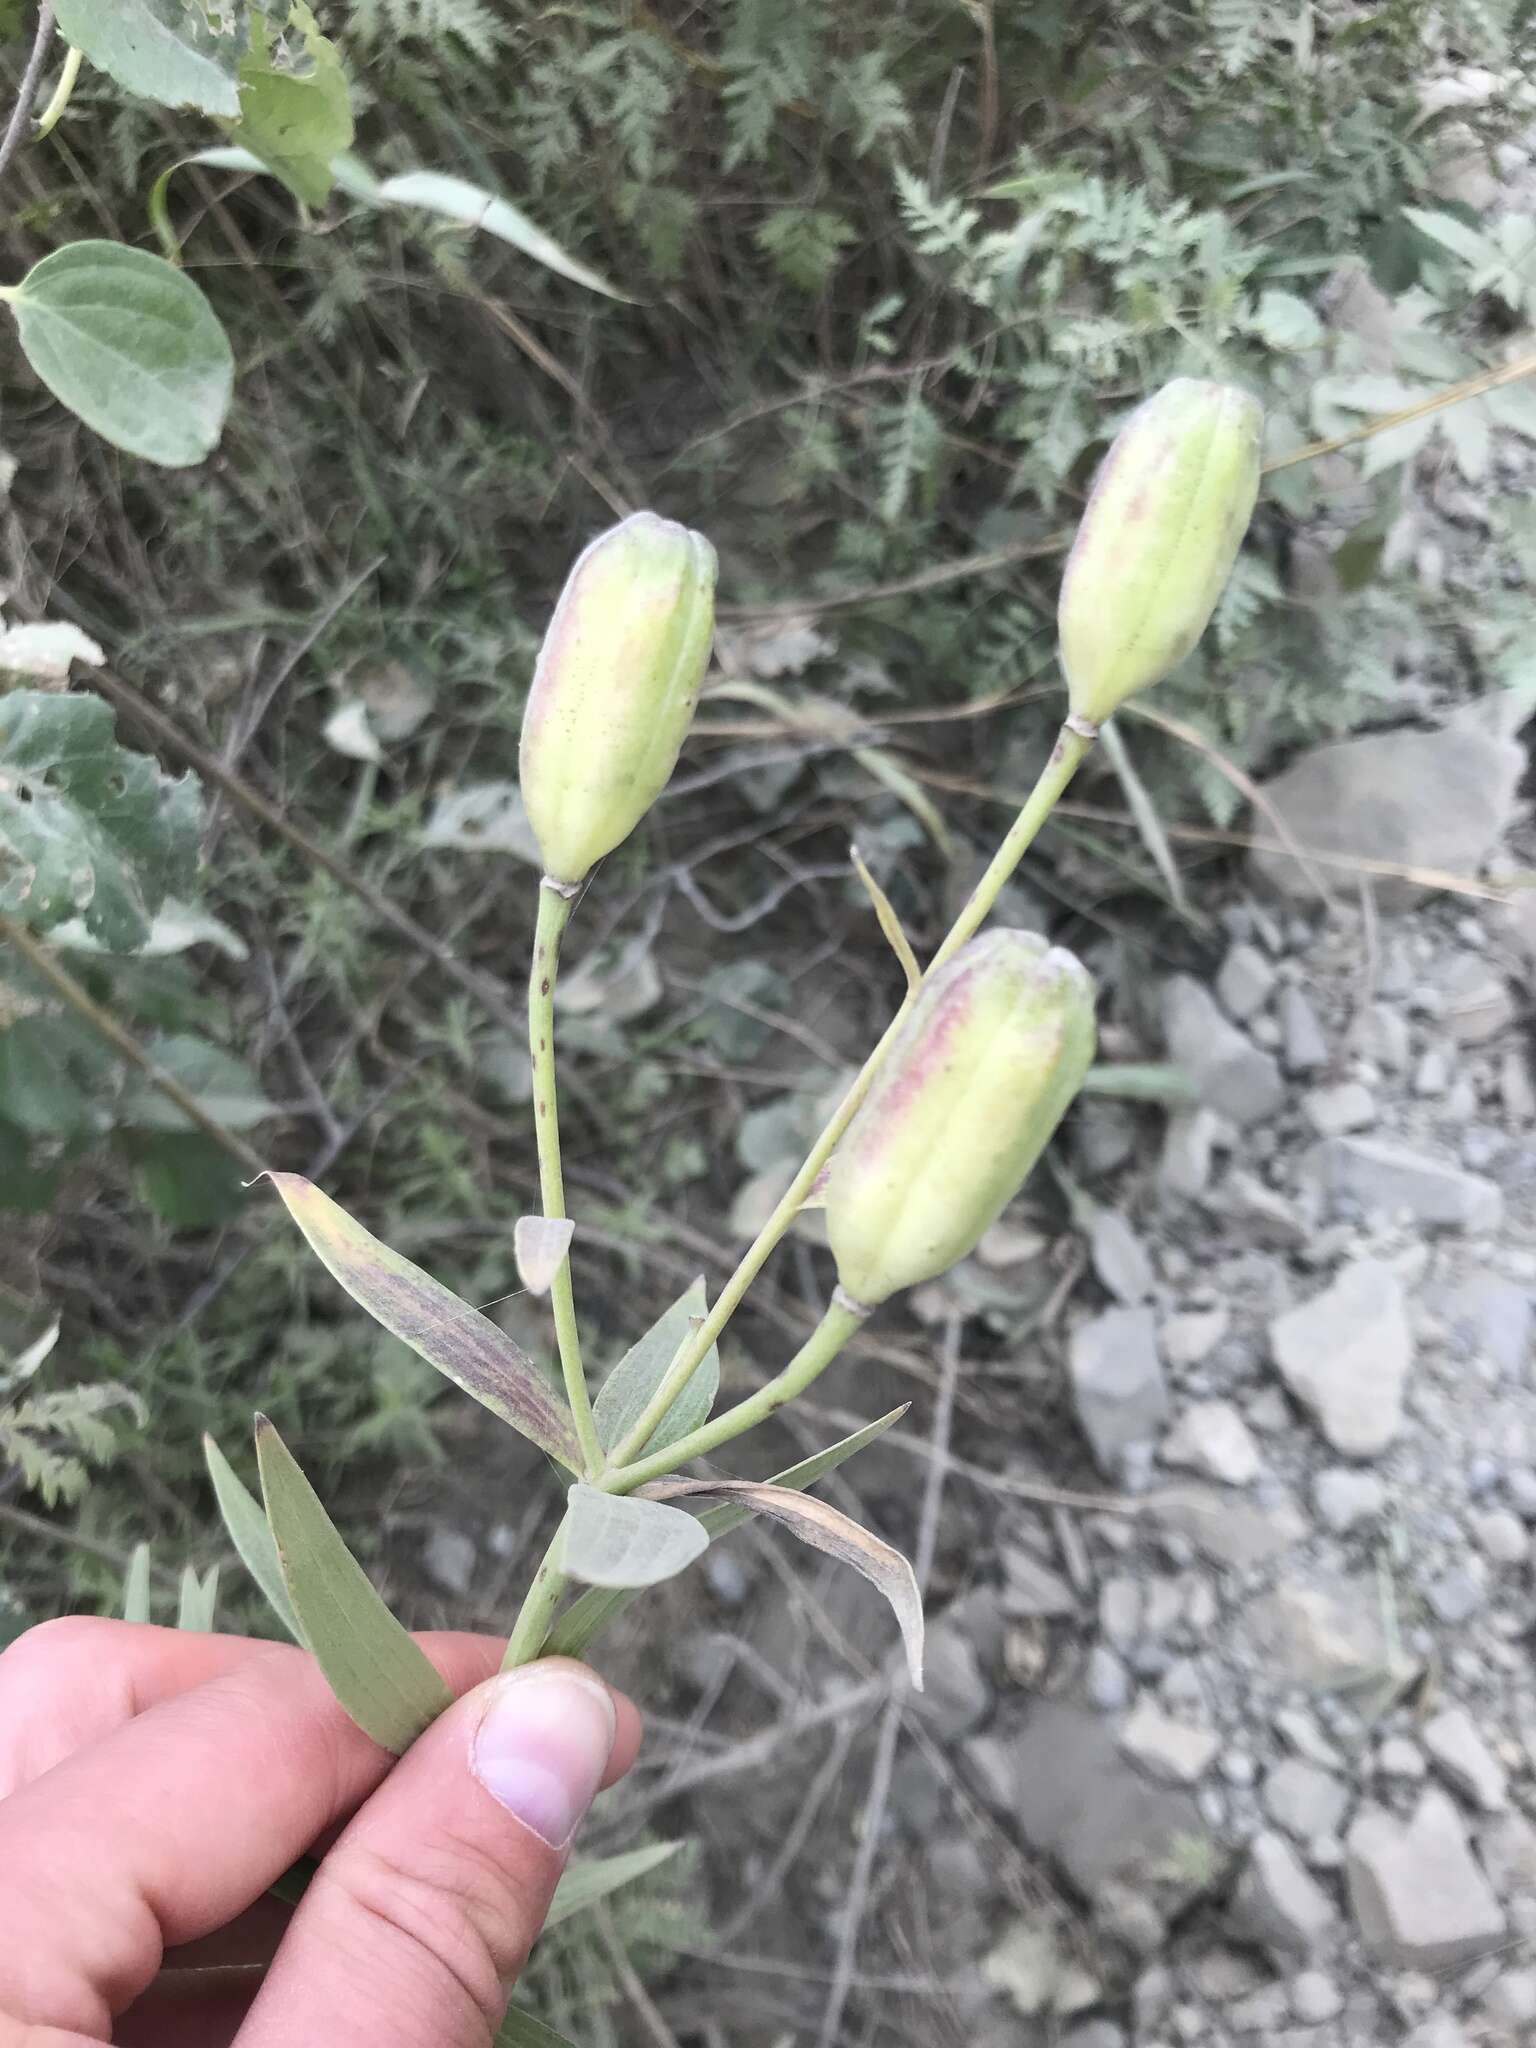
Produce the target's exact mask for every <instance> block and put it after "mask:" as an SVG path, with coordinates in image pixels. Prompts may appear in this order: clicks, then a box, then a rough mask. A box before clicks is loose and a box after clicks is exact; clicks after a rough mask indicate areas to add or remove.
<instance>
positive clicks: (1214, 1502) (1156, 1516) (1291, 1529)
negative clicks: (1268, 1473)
mask: <svg viewBox="0 0 1536 2048" xmlns="http://www.w3.org/2000/svg"><path fill="white" fill-rule="evenodd" d="M1144 1512H1145V1513H1146V1516H1147V1519H1148V1520H1149V1521H1151V1522H1152V1523H1153V1524H1154V1525H1155V1526H1156V1527H1157V1528H1159V1529H1161V1530H1163V1531H1165V1532H1166V1533H1167V1534H1169V1535H1175V1536H1181V1537H1183V1538H1184V1540H1185V1541H1186V1542H1187V1543H1189V1544H1190V1545H1191V1546H1192V1547H1193V1548H1194V1549H1195V1550H1197V1551H1198V1552H1199V1553H1200V1555H1201V1556H1202V1557H1203V1558H1204V1559H1205V1560H1206V1562H1207V1563H1208V1564H1214V1565H1220V1566H1221V1567H1222V1568H1223V1569H1224V1570H1228V1571H1238V1572H1246V1571H1252V1570H1253V1568H1254V1566H1255V1565H1261V1564H1268V1563H1269V1561H1270V1560H1271V1558H1276V1557H1279V1556H1280V1554H1281V1553H1282V1552H1283V1551H1286V1550H1289V1549H1290V1548H1291V1546H1292V1544H1295V1543H1299V1542H1300V1541H1301V1540H1302V1538H1303V1537H1304V1536H1306V1535H1308V1534H1309V1533H1310V1532H1309V1530H1308V1527H1307V1522H1306V1518H1305V1516H1303V1515H1302V1514H1300V1513H1299V1512H1298V1510H1297V1509H1296V1507H1295V1505H1294V1503H1293V1502H1291V1501H1288V1500H1282V1501H1278V1502H1276V1503H1275V1504H1274V1505H1273V1506H1272V1507H1259V1506H1257V1505H1256V1504H1255V1503H1253V1502H1251V1501H1240V1500H1232V1499H1231V1498H1230V1497H1229V1496H1228V1495H1226V1494H1223V1493H1219V1492H1218V1491H1217V1490H1216V1488H1215V1487H1214V1486H1199V1485H1189V1486H1165V1487H1162V1488H1160V1489H1159V1491H1158V1492H1157V1493H1155V1494H1152V1495H1150V1496H1149V1497H1148V1499H1147V1500H1146V1502H1145V1503H1144Z"/></svg>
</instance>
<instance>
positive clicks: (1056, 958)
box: [826, 931, 1095, 1308]
mask: <svg viewBox="0 0 1536 2048" xmlns="http://www.w3.org/2000/svg"><path fill="white" fill-rule="evenodd" d="M1094 1040H1095V1033H1094V1022H1093V984H1092V982H1091V981H1090V980H1089V978H1088V974H1087V971H1086V970H1085V969H1084V967H1083V966H1082V964H1081V963H1080V962H1079V961H1078V960H1077V959H1076V958H1075V957H1074V956H1073V955H1072V954H1071V953H1068V952H1065V951H1063V949H1062V948H1061V947H1059V946H1051V945H1048V944H1047V942H1046V941H1045V940H1044V939H1042V938H1040V937H1039V936H1038V935H1037V934H1036V933H1034V932H1015V931H992V932H988V933H986V934H984V935H983V936H982V937H981V938H978V939H972V940H971V942H970V944H969V945H968V946H963V947H962V948H961V949H960V951H959V952H958V953H957V954H956V955H955V957H954V958H953V960H951V961H950V962H949V963H948V965H947V966H945V967H942V968H941V969H940V970H939V972H938V973H937V974H936V975H935V976H934V977H933V979H932V980H931V981H930V982H929V983H928V985H927V987H926V988H925V989H924V990H923V992H922V994H921V995H920V996H919V997H918V999H917V1002H916V1004H915V1006H914V1008H913V1010H912V1014H911V1016H910V1017H909V1018H908V1019H907V1021H906V1023H905V1025H904V1026H903V1027H902V1030H901V1034H900V1036H899V1037H898V1038H897V1040H896V1043H895V1044H894V1045H893V1046H892V1047H891V1050H890V1053H889V1054H888V1055H887V1057H886V1059H885V1062H884V1064H883V1065H882V1066H881V1068H880V1071H879V1073H878V1075H877V1076H876V1079H875V1083H874V1086H873V1087H872V1088H871V1089H870V1091H869V1094H868V1095H867V1096H866V1097H865V1099H864V1102H863V1104H862V1106H861V1107H860V1109H859V1112H858V1114H857V1115H856V1116H855V1117H854V1119H853V1122H852V1123H851V1124H850V1125H849V1127H848V1132H847V1135H846V1136H845V1137H844V1139H843V1142H842V1143H841V1145H839V1147H838V1148H837V1151H836V1152H835V1153H834V1154H833V1156H832V1164H831V1166H830V1168H829V1170H828V1174H827V1184H826V1223H827V1235H828V1238H829V1240H830V1242H831V1246H832V1252H833V1255H834V1257H835V1258H836V1260H837V1277H838V1280H839V1282H840V1284H841V1286H842V1288H843V1291H844V1293H845V1294H847V1295H849V1296H851V1297H852V1299H853V1300H854V1301H855V1302H856V1303H858V1304H859V1305H860V1306H861V1307H864V1308H873V1307H874V1306H875V1304H876V1303H877V1302H881V1301H884V1300H885V1298H886V1296H887V1295H889V1294H894V1293H895V1292H896V1290H897V1289H898V1288H901V1287H915V1286H916V1285H917V1284H918V1283H919V1282H920V1281H923V1280H931V1279H932V1278H933V1277H934V1275H935V1274H937V1273H942V1272H943V1271H944V1270H945V1269H946V1267H949V1266H952V1265H953V1264H954V1263H955V1261H956V1260H957V1259H963V1258H964V1257H965V1255H966V1254H967V1252H969V1251H971V1250H972V1249H973V1248H974V1247H975V1244H976V1240H977V1239H978V1238H979V1237H980V1236H981V1234H982V1232H983V1231H984V1230H986V1229H987V1227H988V1225H989V1224H992V1223H994V1222H995V1221H996V1220H997V1218H998V1216H999V1215H1000V1214H1001V1213H1002V1211H1003V1209H1004V1208H1005V1207H1006V1206H1007V1204H1008V1203H1009V1202H1011V1201H1012V1199H1013V1197H1014V1196H1015V1195H1016V1194H1017V1193H1018V1191H1019V1189H1020V1188H1021V1187H1022V1186H1023V1185H1024V1182H1025V1180H1026V1179H1027V1178H1028V1175H1029V1172H1030V1169H1031V1168H1032V1167H1033V1165H1034V1164H1035V1161H1036V1160H1037V1159H1038V1158H1039V1157H1040V1154H1041V1152H1042V1151H1043V1150H1044V1149H1045V1145H1046V1141H1047V1140H1048V1139H1049V1137H1050V1135H1051V1133H1052V1132H1053V1131H1054V1130H1055V1128H1056V1126H1057V1124H1058V1123H1060V1121H1061V1119H1062V1115H1063V1114H1064V1112H1065V1110H1066V1107H1067V1104H1068V1103H1069V1102H1070V1101H1071V1100H1072V1098H1073V1096H1074V1095H1075V1094H1076V1093H1077V1091H1078V1089H1079V1088H1080V1087H1081V1086H1082V1081H1083V1076H1084V1075H1085V1074H1086V1073H1087V1071H1088V1068H1089V1065H1090V1063H1091V1061H1092V1059H1093V1049H1094Z"/></svg>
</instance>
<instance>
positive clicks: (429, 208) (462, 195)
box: [378, 171, 628, 303]
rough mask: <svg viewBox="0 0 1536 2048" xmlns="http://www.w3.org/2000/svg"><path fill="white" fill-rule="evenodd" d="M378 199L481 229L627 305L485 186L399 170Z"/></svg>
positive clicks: (602, 280)
mask: <svg viewBox="0 0 1536 2048" xmlns="http://www.w3.org/2000/svg"><path fill="white" fill-rule="evenodd" d="M378 199H379V202H380V203H381V204H383V205H385V206H419V207H420V208H421V209H422V210H423V212H426V213H435V214H439V215H441V216H442V218H443V219H444V220H456V221H461V222H462V223H463V225H464V226H465V227H469V228H484V230H485V231H486V233H487V234H488V235H495V236H497V237H498V239H499V240H501V241H503V242H508V243H510V244H511V246H512V247H513V248H514V249H520V250H521V251H522V253H523V254H524V255H525V256H531V257H532V258H533V260H534V262H535V263H542V264H543V265H544V268H545V269H546V270H553V271H556V272H558V273H559V275H560V276H561V277H568V278H569V279H570V280H571V282H572V283H573V284H580V285H585V286H586V288H587V290H588V291H593V292H602V293H603V294H604V295H605V297H607V298H610V299H624V300H625V301H626V303H628V294H627V293H625V292H621V291H619V290H618V289H617V288H616V287H615V286H613V285H611V284H610V283H609V282H608V280H607V279H606V278H605V277H600V276H599V275H598V273H597V272H596V271H595V270H589V269H588V268H587V266H586V264H585V263H579V262H577V260H576V258H575V257H574V256H569V255H567V254H566V252H565V250H564V249H562V248H561V246H560V244H559V243H558V242H557V241H556V240H555V239H554V237H553V236H552V235H547V234H545V232H544V230H543V229H542V228H541V227H538V226H537V225H536V224H535V223H534V222H533V221H531V220H530V219H529V218H528V216H527V214H526V213H524V212H522V211H521V210H520V209H519V208H518V207H516V206H514V205H513V204H512V203H511V201H510V200H508V199H503V198H501V197H500V196H499V195H498V194H497V193H495V192H487V191H486V190H485V189H484V187H483V186H480V185H471V184H469V183H468V181H467V180H466V179H463V178H454V177H449V176H448V175H447V174H446V173H445V172H443V171H402V172H400V173H399V174H398V175H397V176H395V177H393V178H386V179H385V180H384V183H383V184H382V185H381V186H380V187H379V190H378Z"/></svg>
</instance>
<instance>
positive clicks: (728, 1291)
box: [613, 723, 1095, 1476]
mask: <svg viewBox="0 0 1536 2048" xmlns="http://www.w3.org/2000/svg"><path fill="white" fill-rule="evenodd" d="M1094 737H1095V735H1094V734H1093V733H1092V731H1079V730H1077V728H1076V727H1075V726H1073V725H1072V724H1070V723H1068V724H1066V725H1064V726H1063V727H1062V728H1061V731H1060V733H1059V734H1058V735H1057V738H1056V744H1055V746H1054V747H1053V748H1052V750H1051V757H1050V759H1049V760H1048V761H1047V762H1046V764H1045V767H1044V768H1043V769H1042V770H1041V772H1040V778H1039V780H1038V781H1037V782H1036V784H1035V786H1034V788H1033V789H1032V790H1031V791H1030V793H1029V796H1028V797H1027V799H1026V800H1025V803H1024V807H1023V809H1022V810H1021V811H1020V812H1019V815H1018V816H1017V817H1016V818H1015V819H1014V821H1013V825H1012V827H1011V828H1010V830H1009V833H1008V836H1007V838H1006V839H1004V841H1003V843H1002V845H1001V846H999V848H998V849H997V852H996V853H995V854H994V855H993V857H992V861H991V864H990V866H989V867H988V868H987V871H986V873H985V874H984V875H983V876H982V878H981V880H980V881H979V882H978V883H977V884H976V886H975V888H974V889H973V890H972V891H971V893H970V896H969V897H968V899H967V900H966V904H965V907H964V909H963V910H962V911H961V912H960V915H959V916H958V917H957V918H956V919H955V921H954V923H953V925H952V926H951V927H950V929H949V933H948V935H947V936H946V938H945V940H944V942H943V944H942V945H941V946H940V947H939V950H938V951H937V952H936V953H935V954H934V956H933V958H932V960H930V961H929V963H928V967H927V973H928V974H932V973H933V971H934V969H935V968H938V967H942V966H943V965H944V963H945V961H946V960H948V959H950V958H951V957H952V956H953V955H954V954H955V953H957V952H958V951H959V950H960V948H961V947H962V946H963V945H964V944H965V942H966V940H967V939H970V938H973V937H974V936H975V934H976V932H977V930H978V929H979V928H980V926H981V924H982V923H983V921H984V920H985V918H986V917H987V914H988V912H989V911H990V910H991V908H992V906H993V904H994V903H995V902H996V901H997V898H998V895H999V892H1000V891H1001V889H1002V887H1003V884H1004V883H1005V882H1006V881H1007V880H1008V878H1009V876H1010V875H1011V874H1012V873H1013V871H1014V869H1015V868H1016V867H1017V866H1018V864H1019V862H1020V861H1021V860H1022V859H1023V858H1024V855H1025V853H1026V852H1027V851H1028V849H1029V846H1030V844H1031V842H1032V841H1033V840H1034V838H1035V836H1036V834H1037V833H1038V832H1039V830H1040V827H1041V826H1042V825H1043V824H1044V823H1045V821H1046V819H1047V818H1048V817H1049V816H1050V814H1051V812H1052V810H1053V809H1054V808H1055V806H1056V802H1057V800H1058V798H1059V797H1060V796H1061V794H1062V792H1063V790H1065V788H1066V786H1067V784H1068V783H1069V782H1070V781H1071V780H1072V777H1073V776H1074V775H1075V774H1076V773H1077V769H1078V766H1079V764H1080V763H1081V761H1082V759H1083V756H1084V755H1085V754H1086V753H1087V751H1088V749H1089V748H1090V747H1091V746H1092V744H1093V741H1094ZM920 989H921V983H920V984H919V985H918V987H917V988H912V989H909V990H908V991H907V995H906V998H905V1000H904V1001H903V1003H902V1005H901V1008H900V1009H899V1010H898V1011H897V1012H896V1015H895V1016H894V1017H893V1018H892V1019H891V1022H890V1024H889V1025H888V1026H887V1027H886V1031H885V1034H884V1036H883V1037H882V1038H881V1040H880V1042H879V1044H878V1045H877V1046H876V1047H875V1049H874V1051H873V1052H872V1053H871V1054H870V1056H869V1058H868V1059H867V1060H866V1061H865V1062H864V1066H863V1068H862V1070H861V1072H860V1073H859V1075H858V1078H857V1079H856V1080H855V1081H854V1083H853V1085H852V1087H851V1088H850V1089H849V1090H848V1092H847V1094H846V1095H845V1096H844V1097H843V1099H842V1101H841V1102H840V1103H839V1104H838V1106H837V1108H836V1109H835V1110H834V1111H833V1113H832V1116H831V1119H830V1121H829V1122H828V1123H827V1125H826V1128H825V1129H824V1130H823V1131H822V1133H821V1135H820V1137H819V1138H818V1139H817V1140H816V1142H815V1144H814V1145H813V1146H812V1147H811V1150H810V1152H809V1153H808V1154H807V1156H806V1160H805V1163H804V1165H803V1166H802V1167H801V1168H800V1171H799V1172H798V1173H797V1174H796V1175H795V1177H794V1179H793V1180H792V1181H791V1182H790V1184H789V1186H788V1187H787V1188H786V1189H785V1191H784V1196H783V1199H782V1200H781V1201H780V1202H779V1205H778V1207H777V1208H776V1209H775V1210H774V1212H773V1214H772V1215H771V1216H770V1217H769V1218H768V1221H767V1222H766V1223H765V1224H764V1225H763V1227H762V1229H761V1230H760V1231H759V1232H758V1234H757V1236H756V1237H755V1238H754V1239H753V1240H752V1243H751V1244H750V1245H749V1246H748V1248H747V1250H746V1252H745V1254H744V1255H743V1257H742V1260H741V1263H740V1265H739V1266H737V1268H736V1270H735V1272H734V1273H733V1274H732V1275H731V1277H730V1279H729V1280H728V1281H727V1282H726V1283H725V1286H724V1287H723V1288H722V1289H721V1290H720V1295H719V1298H718V1300H717V1301H716V1302H715V1305H714V1307H713V1308H712V1309H711V1310H710V1312H709V1314H708V1315H707V1316H706V1317H705V1318H704V1321H703V1323H702V1324H701V1325H700V1326H699V1328H698V1329H697V1330H696V1331H695V1332H694V1336H693V1341H692V1342H691V1343H690V1344H689V1345H688V1346H687V1347H686V1349H685V1350H683V1351H682V1352H680V1353H679V1355H678V1357H677V1358H676V1360H675V1361H674V1362H673V1364H672V1365H671V1366H670V1367H669V1368H668V1370H667V1373H666V1376H665V1378H664V1379H663V1380H662V1382H661V1384H660V1385H659V1386H658V1387H657V1389H656V1392H655V1393H654V1394H653V1395H652V1397H651V1399H650V1401H649V1403H648V1404H647V1406H646V1409H645V1413H644V1414H643V1415H641V1416H640V1418H639V1419H638V1421H637V1422H636V1423H635V1426H634V1428H633V1429H631V1430H630V1432H629V1434H628V1435H627V1436H626V1437H625V1438H624V1440H623V1442H622V1443H620V1444H619V1445H617V1446H616V1447H615V1450H614V1453H613V1464H614V1465H615V1466H619V1467H622V1466H624V1464H625V1461H626V1459H631V1458H633V1457H634V1456H635V1454H636V1453H637V1452H638V1451H639V1450H640V1449H641V1448H642V1447H643V1446H644V1445H645V1444H646V1443H648V1442H649V1440H650V1438H651V1436H652V1435H653V1433H654V1432H655V1429H656V1425H657V1424H658V1423H659V1422H660V1421H661V1419H662V1417H663V1416H664V1415H665V1414H666V1413H667V1411H668V1409H669V1408H670V1407H671V1406H672V1404H673V1402H674V1401H675V1400H676V1399H677V1397H678V1395H679V1394H680V1393H681V1392H682V1391H683V1389H684V1387H686V1386H687V1384H688V1382H689V1380H691V1379H692V1378H693V1375H694V1373H695V1372H696V1371H697V1370H698V1367H699V1364H700V1361H701V1360H702V1359H703V1358H704V1356H705V1355H706V1353H707V1352H708V1350H709V1347H710V1346H711V1344H713V1343H714V1342H715V1340H716V1339H717V1338H718V1337H719V1335H720V1332H721V1331H722V1330H723V1329H724V1328H725V1326H726V1324H727V1323H728V1322H729V1321H730V1319H731V1317H732V1316H733V1315H734V1314H735V1313H736V1310H737V1308H738V1306H739V1305H740V1303H741V1299H742V1296H743V1295H744V1294H745V1293H746V1291H747V1289H748V1288H749V1287H750V1286H751V1285H752V1282H753V1281H754V1280H755V1279H756V1278H757V1276H758V1274H759V1273H760V1272H761V1270H762V1268H763V1265H764V1263H765V1261H766V1260H767V1257H768V1254H769V1253H770V1252H771V1251H772V1250H773V1248H774V1246H775V1245H776V1244H777V1243H778V1241H779V1239H780V1238H781V1237H782V1236H783V1235H784V1233H785V1231H786V1230H788V1228H789V1226H790V1225H791V1223H793V1222H794V1220H795V1215H796V1212H797V1211H798V1209H799V1208H800V1205H801V1204H802V1203H803V1202H804V1200H805V1198H806V1196H807V1195H808V1194H809V1193H810V1192H811V1189H812V1187H813V1186H814V1184H815V1181H816V1176H817V1175H818V1174H819V1173H820V1172H821V1169H822V1168H823V1167H824V1166H825V1165H826V1163H827V1161H828V1160H829V1159H830V1158H831V1157H832V1153H833V1151H834V1149H835V1147H836V1145H837V1141H838V1139H839V1138H841V1136H842V1135H843V1133H844V1131H846V1130H847V1128H848V1126H849V1124H850V1123H851V1122H852V1121H853V1116H854V1112H855V1111H856V1110H857V1108H858V1106H859V1104H860V1103H861V1102H862V1101H863V1100H864V1097H865V1096H866V1095H867V1094H868V1092H869V1087H870V1083H871V1082H872V1081H873V1080H874V1078H875V1075H876V1073H877V1072H878V1070H879V1067H880V1063H881V1061H882V1060H883V1059H884V1058H885V1056H886V1054H887V1053H888V1052H889V1051H890V1049H891V1045H892V1043H893V1042H894V1040H895V1038H896V1034H897V1033H898V1032H899V1031H900V1029H901V1027H902V1025H903V1023H904V1022H905V1021H906V1018H907V1014H908V1012H909V1011H910V1010H911V1008H912V1005H913V1003H914V1002H915V1001H916V1000H917V997H918V994H919V991H920ZM814 1341H815V1339H814V1338H813V1339H812V1342H813V1343H814ZM735 1412H736V1411H735V1410H732V1411H731V1413H733V1414H734V1413H735ZM721 1419H722V1420H724V1419H725V1418H723V1417H722V1418H721ZM709 1426H710V1427H713V1425H709ZM731 1434H733V1435H734V1434H736V1432H735V1431H732V1432H731ZM684 1441H691V1439H685V1440H684ZM674 1448H675V1447H674ZM665 1469H668V1470H670V1469H671V1468H670V1467H667V1468H665ZM647 1476H651V1475H647Z"/></svg>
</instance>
